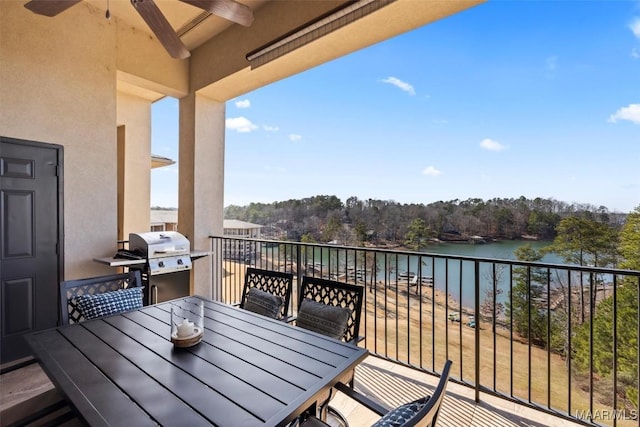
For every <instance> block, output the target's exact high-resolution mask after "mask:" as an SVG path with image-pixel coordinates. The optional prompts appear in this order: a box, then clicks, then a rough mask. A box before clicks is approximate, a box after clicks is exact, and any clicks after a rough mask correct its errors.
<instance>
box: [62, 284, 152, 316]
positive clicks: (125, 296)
mask: <svg viewBox="0 0 640 427" xmlns="http://www.w3.org/2000/svg"><path fill="white" fill-rule="evenodd" d="M142 289H143V288H142V287H135V288H129V289H121V290H119V291H112V292H105V293H102V294H94V295H89V294H86V295H81V296H79V297H76V298H74V299H75V301H74V303H75V304H76V305H77V306H78V308H79V309H80V313H82V317H83V318H84V319H85V320H89V319H95V318H97V317H102V316H108V315H110V314H116V313H122V312H124V311H129V310H135V309H137V308H141V307H142Z"/></svg>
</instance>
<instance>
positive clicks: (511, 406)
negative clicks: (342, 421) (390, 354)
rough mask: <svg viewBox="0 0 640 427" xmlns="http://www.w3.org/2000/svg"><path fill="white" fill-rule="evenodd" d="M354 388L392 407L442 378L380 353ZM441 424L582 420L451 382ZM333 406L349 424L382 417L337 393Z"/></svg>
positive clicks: (496, 426)
mask: <svg viewBox="0 0 640 427" xmlns="http://www.w3.org/2000/svg"><path fill="white" fill-rule="evenodd" d="M355 378H356V382H355V388H356V390H358V391H359V392H361V393H363V394H366V395H368V396H369V397H374V398H375V399H376V400H378V401H379V402H381V403H382V404H383V405H385V406H387V407H389V408H392V407H395V406H398V405H401V404H402V403H405V402H408V401H411V400H413V399H416V398H418V397H420V396H424V395H425V394H431V393H432V392H433V390H434V389H435V387H436V385H437V383H438V380H439V378H438V377H435V376H432V375H429V374H425V373H422V372H419V371H416V370H414V369H410V368H407V367H405V366H401V365H398V364H395V363H392V362H388V361H386V360H383V359H379V358H377V357H372V356H370V357H368V358H367V359H366V360H365V361H364V362H363V363H361V364H360V366H358V368H357V369H356V376H355ZM442 405H443V406H442V409H441V412H440V417H439V418H438V427H472V426H473V427H475V426H478V427H480V426H483V427H485V426H492V427H512V426H530V427H569V426H571V427H573V426H581V424H578V423H575V422H571V421H568V420H565V419H564V418H559V417H555V416H552V415H549V414H547V413H545V412H541V411H537V410H535V409H532V408H529V407H527V406H523V405H520V404H517V403H513V402H511V401H508V400H506V399H501V398H498V397H495V396H492V395H488V394H485V393H481V395H480V402H479V403H476V402H475V401H474V390H473V389H471V388H469V387H465V386H463V385H460V384H455V383H453V382H451V381H450V382H449V384H448V385H447V394H446V396H445V399H444V402H443V404H442ZM331 406H332V407H334V408H335V409H337V410H338V411H340V412H341V413H342V414H343V415H345V416H346V418H347V420H348V421H349V425H350V427H364V426H370V425H371V424H372V423H373V422H375V421H376V420H377V419H378V418H379V417H378V416H377V415H376V414H375V413H373V412H371V411H369V410H368V409H366V408H364V407H362V406H359V405H358V404H356V403H355V402H353V400H351V399H349V398H347V397H346V396H344V395H342V394H340V393H338V395H337V396H336V397H335V398H334V399H333V400H332V401H331Z"/></svg>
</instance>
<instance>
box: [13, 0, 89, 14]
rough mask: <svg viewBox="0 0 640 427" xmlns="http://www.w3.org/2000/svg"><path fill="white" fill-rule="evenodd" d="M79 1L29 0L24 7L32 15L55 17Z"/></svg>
mask: <svg viewBox="0 0 640 427" xmlns="http://www.w3.org/2000/svg"><path fill="white" fill-rule="evenodd" d="M80 1H81V0H31V1H29V2H27V3H26V4H25V5H24V7H26V8H27V9H29V10H30V11H31V12H33V13H37V14H38V15H44V16H56V15H57V14H59V13H62V12H64V11H65V10H67V9H69V8H70V7H71V6H73V5H74V4H76V3H80Z"/></svg>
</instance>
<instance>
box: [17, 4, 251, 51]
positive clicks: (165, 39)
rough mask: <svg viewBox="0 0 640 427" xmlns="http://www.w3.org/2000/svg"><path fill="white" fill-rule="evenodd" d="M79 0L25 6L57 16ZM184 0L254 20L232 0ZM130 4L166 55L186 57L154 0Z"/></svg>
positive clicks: (248, 22)
mask: <svg viewBox="0 0 640 427" xmlns="http://www.w3.org/2000/svg"><path fill="white" fill-rule="evenodd" d="M80 1H81V0H31V1H29V2H27V3H26V4H25V5H24V7H26V8H27V9H29V10H30V11H32V12H33V13H37V14H38V15H44V16H49V17H52V16H56V15H58V14H59V13H62V12H64V11H65V10H67V9H69V8H70V7H71V6H73V5H75V4H76V3H79V2H80ZM180 1H181V2H183V3H187V4H190V5H192V6H195V7H198V8H200V9H203V10H205V11H207V12H209V13H211V14H213V15H217V16H220V17H221V18H225V19H227V20H229V21H232V22H235V23H237V24H240V25H244V26H245V27H248V26H250V25H251V23H252V22H253V12H252V11H251V8H249V6H247V5H244V4H242V3H238V2H237V1H235V0H180ZM131 4H132V5H133V7H134V8H135V9H136V10H137V11H138V13H139V14H140V16H141V17H142V19H144V21H145V22H146V23H147V25H148V26H149V28H150V29H151V31H153V33H154V34H155V35H156V37H157V38H158V40H159V41H160V43H161V44H162V46H164V48H165V49H166V50H167V52H168V53H169V55H171V56H172V57H173V58H177V59H185V58H188V57H189V56H190V55H191V54H190V52H189V50H188V49H187V48H186V46H185V45H184V43H182V40H180V37H178V35H177V34H176V32H175V30H174V29H173V28H172V27H171V24H169V21H167V18H165V16H164V15H163V14H162V12H161V11H160V9H159V8H158V6H157V5H156V4H155V3H154V1H153V0H131Z"/></svg>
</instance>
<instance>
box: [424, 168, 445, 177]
mask: <svg viewBox="0 0 640 427" xmlns="http://www.w3.org/2000/svg"><path fill="white" fill-rule="evenodd" d="M422 174H423V175H427V176H440V175H442V171H440V170H438V169H436V168H435V167H434V166H427V167H426V169H425V170H423V171H422Z"/></svg>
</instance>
